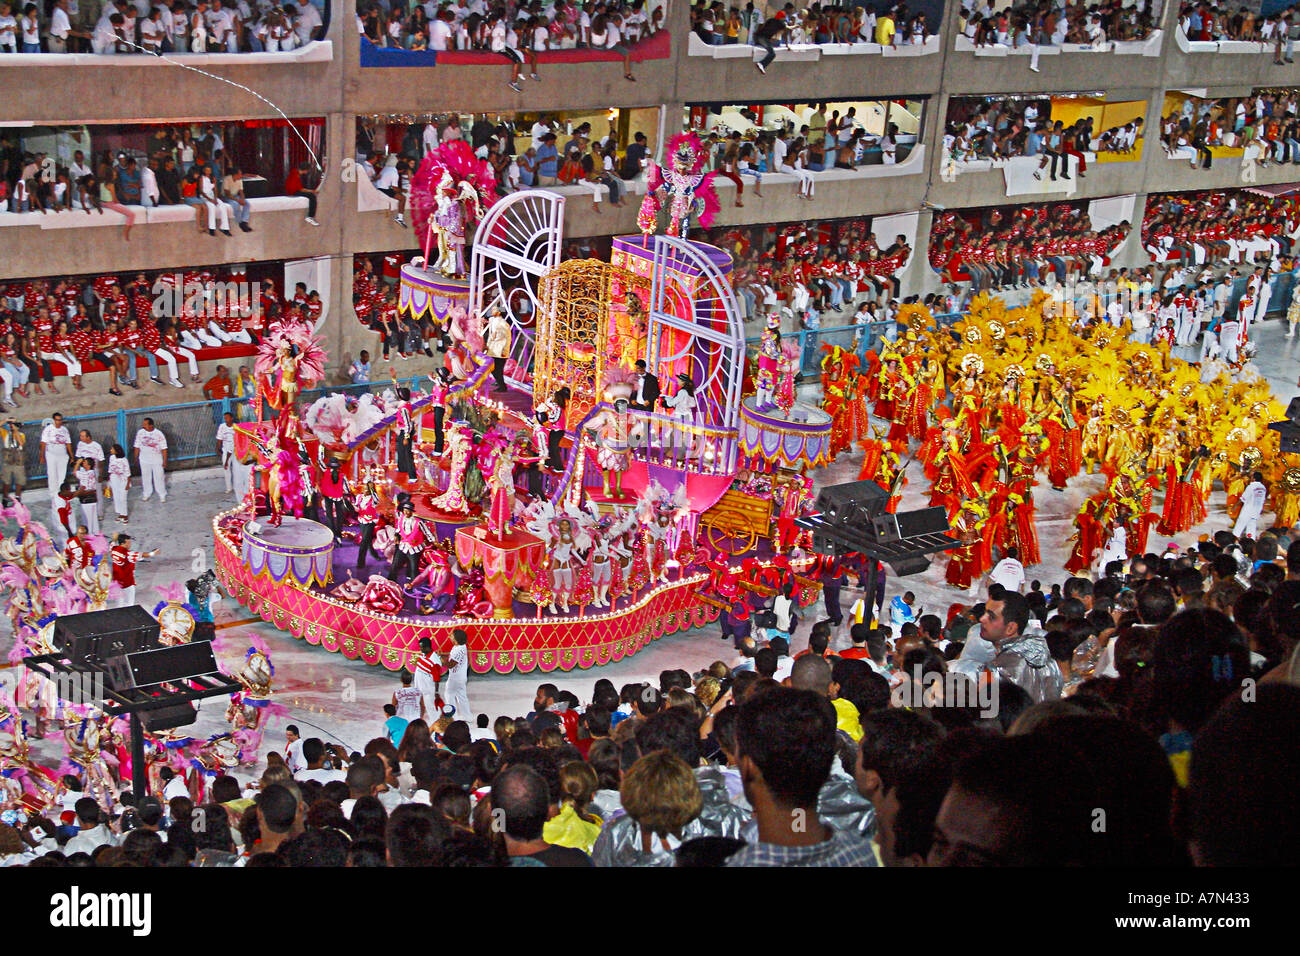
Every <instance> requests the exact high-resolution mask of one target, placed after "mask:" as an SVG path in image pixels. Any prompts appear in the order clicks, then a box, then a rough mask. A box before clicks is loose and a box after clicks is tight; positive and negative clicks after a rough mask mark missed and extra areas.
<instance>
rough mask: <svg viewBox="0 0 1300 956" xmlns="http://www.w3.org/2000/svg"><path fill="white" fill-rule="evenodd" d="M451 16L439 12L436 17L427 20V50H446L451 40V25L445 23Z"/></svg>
mask: <svg viewBox="0 0 1300 956" xmlns="http://www.w3.org/2000/svg"><path fill="white" fill-rule="evenodd" d="M450 18H451V14H449V13H446V12H445V11H442V10H439V11H438V14H437V16H435V17H433V18H432V19H430V20H429V49H430V50H446V49H447V48H448V41H449V40H450V39H451V25H450V24H449V23H448V22H447V20H449V19H450Z"/></svg>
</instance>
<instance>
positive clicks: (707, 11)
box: [691, 0, 934, 62]
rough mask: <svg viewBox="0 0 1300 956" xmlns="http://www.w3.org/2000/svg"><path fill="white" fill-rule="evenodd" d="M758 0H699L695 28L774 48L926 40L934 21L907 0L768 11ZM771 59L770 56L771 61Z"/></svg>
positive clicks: (712, 36) (713, 38) (717, 37)
mask: <svg viewBox="0 0 1300 956" xmlns="http://www.w3.org/2000/svg"><path fill="white" fill-rule="evenodd" d="M765 6H766V4H765V3H760V5H759V7H760V9H757V10H756V9H755V8H754V4H753V3H746V4H745V6H744V8H743V9H742V8H740V7H738V6H734V5H733V6H728V5H727V4H725V3H722V2H721V0H696V3H695V4H694V5H693V6H692V7H691V30H692V31H693V32H694V33H695V35H696V36H698V37H699V38H700V39H701V40H703V41H704V42H705V43H708V44H710V45H711V46H727V45H730V44H747V45H750V46H758V47H762V48H764V49H770V48H772V47H774V46H776V45H777V44H776V41H777V40H780V41H781V44H780V45H782V46H792V45H800V46H802V45H808V44H817V45H821V44H825V43H850V44H856V43H877V44H880V45H881V46H887V47H893V48H897V47H900V46H905V45H910V44H916V45H920V44H923V43H925V39H926V37H927V36H930V35H931V34H933V33H934V27H933V26H932V25H931V24H929V23H927V22H926V15H925V13H924V12H918V13H916V14H912V13H910V12H909V11H908V9H907V5H906V4H905V3H884V4H876V3H872V4H866V3H862V4H847V3H845V4H837V3H824V4H817V3H814V4H812V5H811V6H809V7H806V8H804V9H802V10H799V9H797V8H796V7H795V5H794V4H793V3H787V4H785V5H784V6H783V7H782V8H781V9H779V10H777V11H775V12H774V13H772V15H771V16H767V15H766V14H765V11H764V10H763V9H762V8H763V7H765ZM769 62H770V61H769Z"/></svg>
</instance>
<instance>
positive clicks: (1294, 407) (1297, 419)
mask: <svg viewBox="0 0 1300 956" xmlns="http://www.w3.org/2000/svg"><path fill="white" fill-rule="evenodd" d="M1286 417H1287V418H1288V419H1289V420H1290V421H1291V424H1293V425H1300V395H1297V396H1296V397H1295V398H1293V399H1291V401H1290V402H1288V403H1287V406H1286Z"/></svg>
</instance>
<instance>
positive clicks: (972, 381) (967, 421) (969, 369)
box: [952, 352, 984, 450]
mask: <svg viewBox="0 0 1300 956" xmlns="http://www.w3.org/2000/svg"><path fill="white" fill-rule="evenodd" d="M961 372H962V377H961V378H960V379H958V380H957V381H956V382H955V383H953V387H952V408H953V413H954V414H955V415H956V416H957V424H958V425H959V426H961V433H962V440H963V444H964V445H965V446H966V447H967V449H968V450H969V446H970V444H971V443H972V442H978V441H980V440H981V439H982V438H983V435H984V386H983V384H982V383H981V380H980V376H981V375H983V374H984V360H983V359H982V358H980V357H979V356H978V355H976V354H975V353H974V352H969V353H967V354H966V355H965V356H963V357H962V360H961Z"/></svg>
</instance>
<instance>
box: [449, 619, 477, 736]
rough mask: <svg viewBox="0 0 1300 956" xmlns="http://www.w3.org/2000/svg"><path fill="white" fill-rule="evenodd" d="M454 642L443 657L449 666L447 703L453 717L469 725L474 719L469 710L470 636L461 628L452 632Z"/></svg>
mask: <svg viewBox="0 0 1300 956" xmlns="http://www.w3.org/2000/svg"><path fill="white" fill-rule="evenodd" d="M451 639H452V641H453V642H454V643H453V644H452V648H451V650H450V651H448V652H447V654H446V655H445V656H444V657H443V660H444V661H445V662H446V665H447V671H446V673H447V703H448V704H450V705H451V708H452V717H453V718H454V719H456V720H463V721H465V722H466V723H469V722H470V721H471V720H473V719H474V715H473V713H472V712H471V711H470V709H469V693H468V682H469V635H468V634H466V633H465V632H464V631H463V630H461V629H460V628H459V627H458V628H456V629H455V630H454V631H452V632H451Z"/></svg>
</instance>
